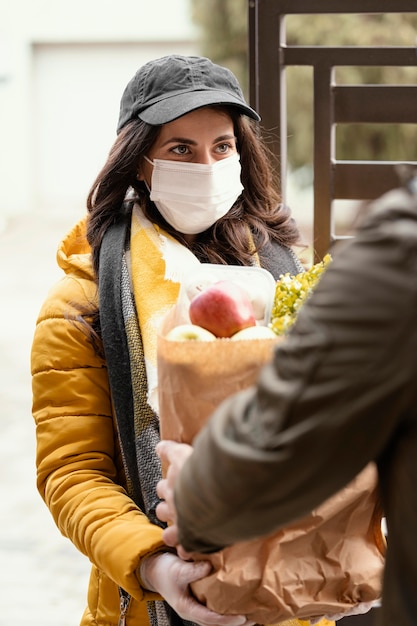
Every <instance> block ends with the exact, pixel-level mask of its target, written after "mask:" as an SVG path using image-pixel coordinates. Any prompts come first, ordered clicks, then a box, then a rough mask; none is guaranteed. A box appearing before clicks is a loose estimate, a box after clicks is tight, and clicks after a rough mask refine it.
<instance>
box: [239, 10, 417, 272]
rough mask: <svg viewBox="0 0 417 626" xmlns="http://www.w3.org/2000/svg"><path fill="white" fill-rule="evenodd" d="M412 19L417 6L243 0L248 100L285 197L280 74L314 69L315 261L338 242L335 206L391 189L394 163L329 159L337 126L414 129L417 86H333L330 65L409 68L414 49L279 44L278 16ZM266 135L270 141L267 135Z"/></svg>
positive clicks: (281, 21) (282, 33)
mask: <svg viewBox="0 0 417 626" xmlns="http://www.w3.org/2000/svg"><path fill="white" fill-rule="evenodd" d="M326 13H328V14H373V13H377V14H378V13H417V4H416V0H249V66H250V101H251V104H252V105H253V106H254V107H255V109H257V110H258V111H259V113H260V115H261V116H262V126H263V128H264V129H265V130H266V131H273V134H274V136H275V139H273V138H272V139H271V141H270V142H269V145H270V147H271V148H272V150H273V153H274V155H275V157H276V159H277V166H278V168H279V172H280V178H281V182H282V188H283V189H282V191H283V197H284V199H285V181H286V164H287V102H286V68H287V67H288V66H296V65H299V66H310V67H312V69H313V86H314V96H313V101H314V105H313V119H314V125H313V133H314V157H313V172H314V183H313V184H314V215H313V246H314V260H315V261H317V260H320V259H322V258H323V256H324V254H325V253H326V252H327V251H328V250H329V248H330V247H331V245H332V243H333V242H334V241H335V240H337V239H340V238H341V237H340V236H336V234H335V232H334V229H333V220H332V217H333V216H332V204H333V201H334V200H338V199H339V200H340V199H350V200H368V199H373V198H376V197H378V196H379V195H381V194H382V193H384V192H385V191H387V190H389V189H390V188H393V187H395V186H397V185H398V177H397V175H396V171H395V165H396V163H395V162H393V161H342V160H337V159H336V151H335V133H334V127H335V125H336V124H342V123H361V122H364V123H365V122H367V123H417V85H414V84H413V85H337V84H336V83H335V68H336V67H337V66H347V65H349V66H415V65H417V55H416V49H415V48H414V47H394V46H390V47H383V48H378V47H356V46H354V47H347V46H343V47H342V46H341V47H324V46H290V45H287V44H286V27H285V18H286V16H288V15H296V14H326ZM271 136H272V135H271Z"/></svg>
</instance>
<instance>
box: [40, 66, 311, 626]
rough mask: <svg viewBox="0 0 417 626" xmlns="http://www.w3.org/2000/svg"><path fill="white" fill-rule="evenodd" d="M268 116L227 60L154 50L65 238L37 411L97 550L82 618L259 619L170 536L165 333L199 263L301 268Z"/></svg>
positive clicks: (80, 539) (66, 522)
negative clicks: (236, 612)
mask: <svg viewBox="0 0 417 626" xmlns="http://www.w3.org/2000/svg"><path fill="white" fill-rule="evenodd" d="M254 120H255V121H257V120H259V116H258V115H257V113H256V112H255V111H254V110H253V109H251V108H250V107H249V106H248V105H247V104H246V102H245V100H244V98H243V96H242V92H241V90H240V87H239V84H238V83H237V81H236V79H235V77H234V76H233V74H232V73H231V72H230V71H228V70H226V69H225V68H222V67H220V66H218V65H215V64H213V63H211V62H210V61H209V60H208V59H205V58H201V57H181V56H168V57H164V58H162V59H157V60H154V61H151V62H149V63H147V64H146V65H144V66H143V67H141V68H140V69H139V70H138V72H137V73H136V75H135V76H134V77H133V79H132V80H131V81H130V82H129V84H128V85H127V87H126V89H125V92H124V94H123V96H122V100H121V108H120V117H119V124H118V129H117V131H118V136H117V138H116V140H115V142H114V145H113V147H112V149H111V151H110V154H109V157H108V159H107V162H106V163H105V165H104V167H103V169H102V170H101V172H100V173H99V175H98V176H97V179H96V181H95V182H94V184H93V186H92V189H91V191H90V194H89V197H88V202H87V205H88V216H87V217H86V218H85V219H84V220H82V221H81V222H80V223H79V224H77V225H76V226H75V228H74V229H73V230H72V231H71V232H70V233H69V234H68V235H67V237H66V238H65V239H64V240H63V242H62V244H61V246H60V248H59V251H58V262H59V264H60V266H61V268H62V269H63V270H64V273H65V275H64V278H63V279H62V280H61V281H60V282H59V283H58V284H57V285H56V286H55V287H54V288H53V289H52V291H51V292H50V294H49V296H48V299H47V301H46V302H45V304H44V306H43V308H42V310H41V313H40V316H39V319H38V322H37V328H36V332H35V337H34V342H33V349H32V373H33V413H34V418H35V421H36V424H37V445H38V448H37V469H38V488H39V491H40V493H41V495H42V497H43V498H44V500H45V502H46V504H47V506H48V507H49V508H50V510H51V513H52V515H53V516H54V518H55V521H56V523H57V525H58V527H59V529H60V530H61V532H62V533H63V534H64V535H65V536H67V537H69V538H70V540H71V541H72V542H73V543H74V544H75V545H76V547H77V548H78V549H79V550H80V551H81V552H83V553H84V554H86V555H87V556H88V558H89V559H90V560H91V562H92V564H93V566H92V572H91V580H90V585H89V592H88V607H87V609H86V611H85V614H84V616H83V618H82V621H81V624H82V626H90V625H92V624H94V625H97V624H99V625H103V626H104V625H106V626H108V625H109V624H125V623H126V624H127V625H128V626H135V625H139V624H141V625H142V624H148V623H151V624H158V625H163V624H169V623H171V624H173V623H178V624H181V623H183V620H187V621H191V622H195V623H198V624H202V625H209V624H218V625H220V626H238V625H240V624H248V623H249V622H248V621H247V620H246V618H245V617H244V616H221V615H218V614H216V613H213V612H212V611H209V610H208V609H207V608H206V607H204V606H202V605H201V604H199V603H198V602H196V600H195V599H194V598H193V597H192V595H191V594H190V592H189V583H190V582H192V581H194V580H196V579H198V578H201V577H204V576H205V575H207V573H208V571H209V566H208V564H207V563H205V562H201V563H191V562H185V561H182V560H181V559H180V558H179V557H178V556H177V555H176V554H175V553H173V552H170V551H167V547H166V546H165V544H164V542H163V540H162V530H163V529H162V528H161V527H160V523H159V522H158V520H157V518H156V515H155V507H156V505H157V503H158V499H157V496H156V492H155V485H156V483H157V481H158V479H159V477H160V466H159V460H158V459H157V456H156V453H155V445H156V443H157V441H158V437H159V435H158V419H157V400H156V397H157V394H156V391H157V376H156V366H155V362H156V354H155V353H156V348H155V344H156V327H157V325H156V321H157V320H159V319H160V318H161V316H162V315H163V314H164V313H165V311H167V310H169V308H170V307H171V306H172V304H174V303H175V301H176V299H177V297H178V292H179V284H180V279H181V276H182V275H183V272H184V271H185V268H189V267H192V266H193V264H194V265H198V262H209V263H222V264H239V265H252V264H261V265H262V266H264V267H266V268H267V269H269V270H270V271H271V272H272V273H273V274H274V276H275V277H276V278H278V276H279V275H280V274H282V273H285V272H291V273H296V272H299V271H300V270H301V269H302V268H301V265H300V263H299V261H298V260H297V257H296V255H295V254H294V252H293V251H292V249H291V246H292V245H294V244H296V243H297V240H298V230H297V228H296V226H295V224H294V222H293V220H292V219H291V216H290V215H289V212H288V210H287V209H286V208H285V207H284V206H282V205H280V204H279V196H278V194H277V193H276V192H275V191H274V188H273V184H272V177H271V172H270V169H269V165H268V159H267V152H266V150H265V149H264V147H263V145H262V144H261V142H260V140H259V138H258V135H257V132H256V128H255V127H254V126H253V121H254ZM179 277H180V278H179ZM103 346H104V349H103ZM110 389H111V391H110Z"/></svg>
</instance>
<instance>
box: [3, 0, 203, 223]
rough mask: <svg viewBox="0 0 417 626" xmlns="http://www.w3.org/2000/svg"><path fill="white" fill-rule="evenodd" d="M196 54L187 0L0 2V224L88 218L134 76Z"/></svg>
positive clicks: (194, 31) (40, 0)
mask: <svg viewBox="0 0 417 626" xmlns="http://www.w3.org/2000/svg"><path fill="white" fill-rule="evenodd" d="M170 53H180V54H199V46H198V33H197V30H196V28H195V26H194V25H193V24H192V21H191V16H190V2H189V0H150V1H149V0H119V1H118V2H114V0H71V2H68V0H13V2H9V0H0V219H3V220H4V219H5V218H7V217H8V216H9V215H16V214H23V213H27V212H30V213H32V214H33V213H34V212H42V213H45V212H46V213H49V212H53V213H59V212H61V213H62V214H66V213H68V212H72V213H74V215H77V216H78V215H80V214H82V213H83V212H84V210H85V199H86V196H87V193H88V191H89V188H90V186H91V184H92V182H93V180H94V178H95V176H96V174H97V173H98V171H99V169H100V168H101V166H102V165H103V163H104V161H105V159H106V156H107V153H108V150H109V149H110V146H111V144H112V143H113V141H114V139H115V136H116V132H115V131H116V124H117V118H118V110H119V102H120V97H121V95H122V92H123V89H124V87H125V85H126V83H127V82H128V81H129V80H130V78H131V77H132V76H133V74H134V73H135V72H136V70H137V69H138V67H139V66H140V65H142V64H143V63H145V62H146V61H148V60H149V59H151V58H155V57H158V56H162V55H164V54H170Z"/></svg>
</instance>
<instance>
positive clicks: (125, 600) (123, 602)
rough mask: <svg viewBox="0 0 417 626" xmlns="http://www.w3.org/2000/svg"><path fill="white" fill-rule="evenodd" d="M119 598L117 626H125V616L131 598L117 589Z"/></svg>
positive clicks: (120, 589) (122, 590)
mask: <svg viewBox="0 0 417 626" xmlns="http://www.w3.org/2000/svg"><path fill="white" fill-rule="evenodd" d="M119 597H120V615H119V621H118V623H117V626H126V614H127V611H128V609H129V604H130V600H131V599H132V598H131V596H130V595H129V594H128V593H126V591H125V590H124V589H122V588H121V587H119Z"/></svg>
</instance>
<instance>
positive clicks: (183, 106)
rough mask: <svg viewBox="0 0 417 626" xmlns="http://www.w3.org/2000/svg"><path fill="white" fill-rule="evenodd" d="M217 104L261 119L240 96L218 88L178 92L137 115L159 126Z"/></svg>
mask: <svg viewBox="0 0 417 626" xmlns="http://www.w3.org/2000/svg"><path fill="white" fill-rule="evenodd" d="M216 104H217V105H219V106H221V105H225V106H233V107H235V108H237V109H239V110H240V111H241V112H242V113H243V114H244V115H247V116H248V117H250V118H252V119H253V120H256V121H257V122H259V121H260V119H261V118H260V116H259V115H258V114H257V112H256V111H254V110H253V109H251V107H250V106H248V105H247V104H245V103H244V102H242V100H240V99H239V98H234V97H233V96H232V95H231V94H230V93H227V92H224V91H216V90H205V91H189V92H186V93H180V94H176V95H173V96H170V97H168V98H165V99H164V100H160V101H159V102H155V104H151V105H150V106H148V107H147V108H146V109H145V110H144V111H140V112H138V114H137V115H138V117H139V118H140V119H141V120H143V121H144V122H146V123H147V124H152V125H154V126H157V125H160V124H167V123H168V122H172V121H173V120H176V119H177V118H179V117H181V116H182V115H186V114H187V113H191V111H195V109H200V108H201V107H204V106H210V105H216Z"/></svg>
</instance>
